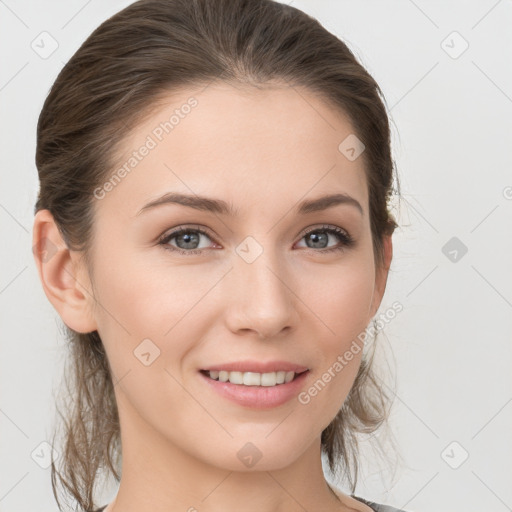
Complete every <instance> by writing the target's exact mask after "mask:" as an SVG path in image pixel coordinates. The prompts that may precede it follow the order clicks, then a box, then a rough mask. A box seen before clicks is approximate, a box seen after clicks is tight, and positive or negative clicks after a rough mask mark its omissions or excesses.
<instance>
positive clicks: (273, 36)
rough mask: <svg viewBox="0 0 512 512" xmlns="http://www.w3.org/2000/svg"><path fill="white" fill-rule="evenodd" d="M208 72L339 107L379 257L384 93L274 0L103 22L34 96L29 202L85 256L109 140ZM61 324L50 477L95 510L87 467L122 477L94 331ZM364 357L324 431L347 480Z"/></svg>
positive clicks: (145, 12) (367, 415)
mask: <svg viewBox="0 0 512 512" xmlns="http://www.w3.org/2000/svg"><path fill="white" fill-rule="evenodd" d="M212 81H223V82H229V83H234V84H236V83H238V84H246V85H253V86H257V87H265V85H268V84H270V83H281V84H288V85H289V86H290V87H304V88H307V89H309V90H310V91H312V92H313V93H316V94H317V95H318V96H319V97H321V98H323V99H324V100H325V101H327V102H329V103H330V104H331V105H332V106H333V107H334V108H336V109H339V111H340V112H343V113H345V114H347V115H348V116H349V118H350V120H351V122H352V125H353V127H354V130H355V132H356V134H357V137H358V138H359V139H360V140H361V141H362V142H363V143H364V145H365V147H366V149H365V151H364V153H363V155H362V156H361V158H363V159H364V163H365V169H366V177H367V183H368V193H369V205H370V223H371V232H372V240H373V247H374V254H375V264H376V265H381V264H383V239H384V237H385V236H391V234H392V233H393V230H394V229H395V227H396V226H397V224H396V223H395V221H394V219H393V217H392V215H391V213H390V212H389V210H388V201H389V199H390V196H391V195H392V193H393V192H394V190H393V170H394V163H393V161H392V158H391V149H390V130H389V122H388V117H387V113H386V109H385V106H384V103H383V99H382V98H381V96H382V93H381V91H380V89H379V87H378V85H377V83H376V82H375V81H374V79H373V78H372V77H371V76H370V75H369V74H368V72H367V71H366V70H365V69H364V68H363V67H362V66H361V65H360V64H359V62H358V61H357V60H356V58H355V57H354V55H353V54H352V52H351V51H350V50H349V49H348V47H347V46H346V45H345V44H344V43H343V42H342V41H340V40H339V39H338V38H337V37H335V36H334V35H333V34H331V33H329V32H328V31H327V30H325V29H324V28H323V27H322V26H321V25H320V24H319V23H318V22H317V21H316V20H315V19H314V18H312V17H310V16H308V15H306V14H305V13H303V12H301V11H300V10H298V9H295V8H293V7H291V6H288V5H286V4H281V3H277V2H273V1H271V0H142V1H139V2H136V3H134V4H132V5H130V6H128V7H127V8H125V9H124V10H122V11H120V12H119V13H117V14H116V15H114V16H113V17H111V18H110V19H108V20H106V21H105V22H104V23H102V24H101V25H100V26H99V27H98V28H97V29H96V30H95V31H94V32H93V33H92V34H91V35H90V36H89V37H88V39H87V40H86V41H85V42H84V43H83V44H82V46H81V47H80V48H79V49H78V51H77V52H76V53H75V54H74V55H73V56H72V57H71V59H70V60H69V62H68V63H67V64H66V65H65V66H64V68H63V69H62V71H61V72H60V74H59V75H58V77H57V79H56V80H55V83H54V84H53V86H52V88H51V90H50V92H49V94H48V97H47V98H46V101H45V103H44V106H43V108H42V111H41V114H40V117H39V122H38V126H37V151H36V164H37V169H38V173H39V179H40V191H39V197H38V199H37V203H36V205H35V211H38V210H40V209H48V210H49V211H50V212H51V213H52V215H53V217H54V219H55V221H56V223H57V225H58V226H59V229H60V231H61V234H62V236H63V238H64V240H65V241H66V243H67V244H68V247H69V248H70V249H71V250H77V251H82V252H83V256H84V258H85V261H86V262H87V261H88V254H89V250H90V247H91V244H92V242H93V236H92V232H93V226H94V218H93V217H94V216H93V213H94V202H95V201H96V200H97V199H96V198H95V197H94V193H93V191H94V190H95V188H97V187H98V186H100V185H101V184H102V183H104V182H105V181H106V179H108V177H109V176H110V174H112V172H113V170H114V169H115V165H116V161H115V154H116V149H117V148H118V147H119V144H120V143H121V142H122V140H123V139H124V138H125V137H127V136H128V135H129V130H130V128H133V127H134V126H136V125H137V123H138V122H140V121H141V120H142V119H143V118H144V116H146V115H148V113H150V111H151V109H152V108H153V107H154V106H155V104H156V103H157V102H158V99H159V98H160V97H163V95H164V94H166V93H169V92H172V91H174V90H178V89H186V88H187V87H191V86H194V87H196V86H200V85H202V84H204V85H206V84H208V83H210V82H212ZM340 142H341V141H340ZM396 178H398V177H396ZM397 185H398V179H397ZM66 333H67V338H68V340H69V372H70V374H71V376H70V378H69V379H67V390H68V391H67V402H66V400H63V410H62V411H59V414H60V416H61V418H62V423H63V426H64V431H63V435H64V440H63V449H57V451H59V453H60V457H59V459H58V462H59V468H58V467H57V465H56V464H55V463H54V464H52V484H53V491H54V494H55V497H56V499H57V502H58V503H59V507H61V503H60V501H59V497H58V491H57V487H58V486H59V485H60V486H61V487H62V488H63V490H64V492H65V494H66V495H68V496H71V497H72V498H74V499H76V501H77V502H78V505H79V506H80V507H81V510H86V511H88V510H92V509H94V508H95V503H94V488H95V482H96V481H97V475H98V472H99V471H102V470H107V471H108V472H111V473H112V474H113V475H114V477H115V478H116V479H117V480H119V471H120V469H119V466H118V464H119V456H120V448H121V447H120V432H119V419H118V414H117V406H116V401H115V396H114V390H113V383H112V378H111V374H110V372H109V365H108V361H107V358H106V355H105V352H104V350H103V345H102V342H101V339H100V338H99V335H98V333H97V332H96V331H95V332H92V333H88V334H78V333H76V332H73V331H72V330H70V329H67V330H66ZM372 360H373V357H372V359H370V360H368V359H367V358H366V357H365V359H364V360H363V362H362V364H361V367H360V370H359V373H358V375H357V378H356V380H355V383H354V386H353V388H352V390H351V392H350V394H349V396H348V398H347V400H346V403H345V404H344V406H343V408H342V410H341V411H340V413H339V414H338V415H337V416H336V418H335V419H334V421H333V422H332V423H331V424H330V425H329V426H328V427H327V428H326V429H325V431H324V432H323V434H322V448H323V450H324V452H325V453H326V454H327V457H328V459H329V463H330V467H331V469H332V470H336V469H337V467H338V465H337V461H338V460H339V461H341V462H342V464H340V465H339V468H343V476H344V477H345V478H347V480H348V481H349V483H350V485H351V488H352V491H353V490H354V489H355V484H356V482H357V468H358V460H357V453H358V451H357V434H358V433H371V432H373V431H374V430H375V429H377V428H378V427H379V426H380V425H382V424H383V423H384V422H385V420H386V418H387V415H388V412H389V411H388V408H387V406H386V404H389V397H388V396H387V395H386V394H385V392H384V390H383V389H382V386H380V385H379V384H378V383H377V381H376V378H375V376H374V373H373V370H372V364H371V363H372ZM54 462H55V461H54ZM61 510H62V508H61Z"/></svg>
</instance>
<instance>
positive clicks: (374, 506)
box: [350, 494, 407, 512]
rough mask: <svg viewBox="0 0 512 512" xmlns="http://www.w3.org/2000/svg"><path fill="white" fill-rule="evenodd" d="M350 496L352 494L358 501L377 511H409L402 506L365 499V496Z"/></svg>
mask: <svg viewBox="0 0 512 512" xmlns="http://www.w3.org/2000/svg"><path fill="white" fill-rule="evenodd" d="M350 496H352V498H354V499H356V500H357V501H361V502H362V503H364V504H365V505H368V506H369V507H370V508H371V509H373V510H375V512H407V511H405V510H403V509H401V508H395V507H390V506H389V505H380V504H379V503H374V502H373V501H368V500H365V499H364V498H360V497H359V496H354V495H353V494H351V495H350Z"/></svg>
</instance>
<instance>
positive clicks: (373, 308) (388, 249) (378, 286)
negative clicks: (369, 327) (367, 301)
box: [370, 235, 393, 318]
mask: <svg viewBox="0 0 512 512" xmlns="http://www.w3.org/2000/svg"><path fill="white" fill-rule="evenodd" d="M391 237H392V235H387V236H384V238H383V240H382V242H383V250H384V258H383V263H382V266H380V267H378V268H377V269H376V272H375V286H374V289H373V297H372V303H371V305H370V318H373V317H374V316H375V314H376V313H377V310H378V309H379V306H380V303H381V302H382V297H383V296H384V292H385V291H386V284H387V281H388V274H389V267H390V266H391V260H392V258H393V242H392V239H391Z"/></svg>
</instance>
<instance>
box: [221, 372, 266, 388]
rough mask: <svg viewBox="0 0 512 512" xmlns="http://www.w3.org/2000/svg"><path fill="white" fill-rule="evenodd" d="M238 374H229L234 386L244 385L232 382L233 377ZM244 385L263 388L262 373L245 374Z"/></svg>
mask: <svg viewBox="0 0 512 512" xmlns="http://www.w3.org/2000/svg"><path fill="white" fill-rule="evenodd" d="M233 373H236V372H231V373H230V374H229V382H232V383H233V384H242V383H241V382H233V381H232V380H231V375H233ZM243 375H244V376H243V384H244V386H261V373H253V372H244V374H243Z"/></svg>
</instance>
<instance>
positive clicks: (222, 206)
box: [137, 192, 364, 217]
mask: <svg viewBox="0 0 512 512" xmlns="http://www.w3.org/2000/svg"><path fill="white" fill-rule="evenodd" d="M164 204H180V205H182V206H188V207H190V208H195V209H196V210H203V211H207V212H212V213H217V214H219V215H228V216H231V217H234V216H236V215H237V214H238V212H239V210H238V208H233V205H232V204H231V203H227V202H225V201H223V200H221V199H213V198H209V197H204V196H198V195H189V194H181V193H177V192H169V193H167V194H164V195H163V196H161V197H159V198H157V199H155V200H153V201H150V202H149V203H147V204H146V205H144V206H143V207H142V208H141V209H140V210H139V212H138V213H137V215H140V214H141V213H143V212H145V211H148V210H150V209H153V208H155V207H157V206H160V205H164ZM340 204H346V205H349V206H354V207H355V208H357V210H359V212H360V213H361V215H364V210H363V207H362V206H361V204H360V203H359V201H357V199H354V198H353V197H352V196H349V195H348V194H344V193H343V194H342V193H338V194H330V195H326V196H322V197H319V198H317V199H308V200H305V201H302V202H301V203H299V205H298V206H297V207H296V208H295V210H296V213H298V214H299V215H305V214H308V213H311V212H318V211H322V210H327V209H328V208H332V207H334V206H337V205H340Z"/></svg>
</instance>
